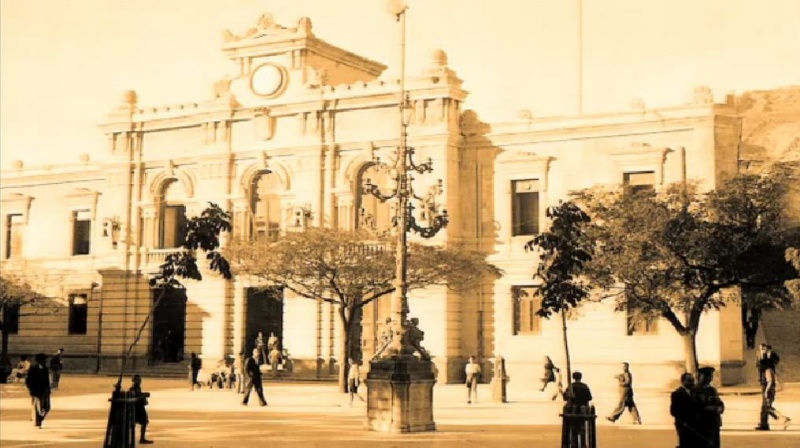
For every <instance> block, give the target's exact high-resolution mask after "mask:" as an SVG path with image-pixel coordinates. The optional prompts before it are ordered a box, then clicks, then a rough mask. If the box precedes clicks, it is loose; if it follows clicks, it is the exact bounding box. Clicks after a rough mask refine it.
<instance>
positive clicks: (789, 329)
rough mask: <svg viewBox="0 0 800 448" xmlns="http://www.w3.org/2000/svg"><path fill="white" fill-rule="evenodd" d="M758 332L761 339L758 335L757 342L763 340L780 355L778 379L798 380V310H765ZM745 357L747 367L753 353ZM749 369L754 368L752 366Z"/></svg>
mask: <svg viewBox="0 0 800 448" xmlns="http://www.w3.org/2000/svg"><path fill="white" fill-rule="evenodd" d="M759 333H761V334H763V339H762V338H761V337H759V341H758V342H759V343H760V342H762V341H763V342H765V343H767V344H769V345H771V346H772V350H774V351H775V352H776V353H778V355H780V357H781V362H780V363H779V364H778V380H779V381H781V382H784V383H796V382H800V310H788V311H770V312H765V313H764V314H763V315H762V317H761V325H760V328H759ZM747 352H749V350H748V351H746V352H745V356H751V357H750V358H745V360H747V361H748V366H745V368H748V367H749V364H750V362H752V361H751V360H752V359H754V356H755V354H754V353H753V354H748V353H747ZM750 370H754V371H755V368H752V369H750Z"/></svg>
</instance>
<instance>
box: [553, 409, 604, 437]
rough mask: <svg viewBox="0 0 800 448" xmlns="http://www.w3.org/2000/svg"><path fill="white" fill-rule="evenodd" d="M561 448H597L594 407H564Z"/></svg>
mask: <svg viewBox="0 0 800 448" xmlns="http://www.w3.org/2000/svg"><path fill="white" fill-rule="evenodd" d="M561 417H562V423H561V448H597V431H596V427H595V422H596V420H597V414H595V410H594V406H572V405H569V404H567V405H564V410H563V413H562V414H561Z"/></svg>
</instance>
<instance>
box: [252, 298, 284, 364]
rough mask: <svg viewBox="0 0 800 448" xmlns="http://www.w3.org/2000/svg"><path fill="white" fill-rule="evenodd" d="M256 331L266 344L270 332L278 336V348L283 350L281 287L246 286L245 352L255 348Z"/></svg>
mask: <svg viewBox="0 0 800 448" xmlns="http://www.w3.org/2000/svg"><path fill="white" fill-rule="evenodd" d="M258 332H261V333H262V335H263V343H264V344H267V343H268V340H269V337H270V335H271V334H274V335H275V337H277V338H278V350H283V290H282V289H281V288H267V289H263V288H247V325H246V327H245V337H246V338H247V339H246V340H245V343H244V348H245V353H247V354H248V355H249V354H250V352H252V351H253V349H254V348H256V338H258Z"/></svg>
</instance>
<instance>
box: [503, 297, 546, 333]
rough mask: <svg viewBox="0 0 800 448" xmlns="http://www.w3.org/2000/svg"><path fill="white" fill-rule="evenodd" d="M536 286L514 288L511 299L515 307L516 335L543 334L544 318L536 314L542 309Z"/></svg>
mask: <svg viewBox="0 0 800 448" xmlns="http://www.w3.org/2000/svg"><path fill="white" fill-rule="evenodd" d="M537 289H538V288H536V287H535V286H514V287H512V288H511V298H512V302H513V305H514V334H515V335H517V334H541V333H542V318H541V317H540V316H539V315H538V314H536V312H537V311H539V310H540V309H542V299H541V298H539V297H538V296H537V295H536V292H537Z"/></svg>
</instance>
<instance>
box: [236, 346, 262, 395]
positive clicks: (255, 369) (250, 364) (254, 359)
mask: <svg viewBox="0 0 800 448" xmlns="http://www.w3.org/2000/svg"><path fill="white" fill-rule="evenodd" d="M259 356H261V350H260V349H258V348H254V349H253V356H251V357H250V358H247V361H245V364H244V376H245V382H246V383H247V384H246V385H245V387H244V399H243V400H242V404H243V405H244V406H247V402H248V400H249V399H250V392H251V391H252V390H253V388H255V390H256V395H258V401H259V402H260V403H261V406H266V405H267V400H266V399H265V398H264V386H262V384H261V369H260V368H259V362H258V358H259Z"/></svg>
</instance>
